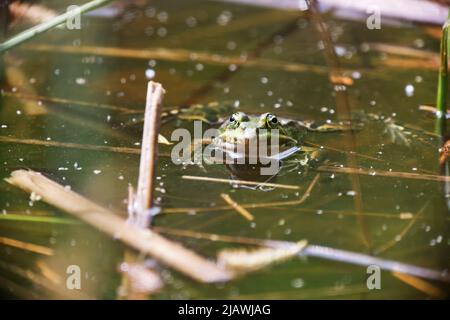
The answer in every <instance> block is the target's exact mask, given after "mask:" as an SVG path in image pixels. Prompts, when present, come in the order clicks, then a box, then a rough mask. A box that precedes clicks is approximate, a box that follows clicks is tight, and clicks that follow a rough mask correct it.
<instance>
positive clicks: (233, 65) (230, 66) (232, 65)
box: [228, 64, 237, 72]
mask: <svg viewBox="0 0 450 320" xmlns="http://www.w3.org/2000/svg"><path fill="white" fill-rule="evenodd" d="M236 69H237V66H236V65H235V64H230V65H229V66H228V70H229V71H231V72H234V71H236Z"/></svg>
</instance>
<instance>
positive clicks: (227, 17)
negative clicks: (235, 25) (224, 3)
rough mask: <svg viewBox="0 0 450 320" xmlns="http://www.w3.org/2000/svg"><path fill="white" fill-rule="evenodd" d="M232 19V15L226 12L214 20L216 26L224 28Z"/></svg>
mask: <svg viewBox="0 0 450 320" xmlns="http://www.w3.org/2000/svg"><path fill="white" fill-rule="evenodd" d="M232 17H233V14H232V13H231V12H230V11H228V10H225V11H222V13H221V14H220V15H219V16H218V17H217V19H216V21H217V24H219V25H221V26H225V25H227V24H228V23H229V22H230V21H231V18H232Z"/></svg>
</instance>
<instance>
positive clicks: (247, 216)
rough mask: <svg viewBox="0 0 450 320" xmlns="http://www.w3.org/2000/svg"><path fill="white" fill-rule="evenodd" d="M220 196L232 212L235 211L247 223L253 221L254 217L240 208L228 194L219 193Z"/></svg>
mask: <svg viewBox="0 0 450 320" xmlns="http://www.w3.org/2000/svg"><path fill="white" fill-rule="evenodd" d="M220 196H221V197H222V199H223V200H224V201H225V202H226V203H227V204H228V205H230V206H231V207H232V208H233V209H234V210H236V212H237V213H239V214H240V215H241V216H243V217H244V218H245V219H247V220H249V221H253V220H255V217H254V216H253V215H252V214H251V213H250V212H248V210H247V209H245V208H243V207H241V206H240V205H239V203H237V202H236V201H234V200H233V199H231V197H230V196H229V195H228V194H225V193H221V194H220Z"/></svg>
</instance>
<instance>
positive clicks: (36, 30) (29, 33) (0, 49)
mask: <svg viewBox="0 0 450 320" xmlns="http://www.w3.org/2000/svg"><path fill="white" fill-rule="evenodd" d="M108 2H111V0H92V1H90V2H88V3H85V4H83V5H81V6H79V7H78V8H77V9H74V10H70V11H67V12H65V13H63V14H61V15H59V16H57V17H54V18H53V19H51V20H49V21H46V22H43V23H41V24H39V25H37V26H34V27H32V28H30V29H27V30H25V31H23V32H21V33H19V34H18V35H16V36H13V37H12V38H10V39H8V40H6V41H5V42H3V43H1V44H0V54H3V53H5V52H6V51H8V50H10V49H11V48H14V47H16V46H18V45H20V44H22V43H24V42H25V41H27V40H30V39H32V38H34V37H35V36H37V35H39V34H41V33H44V32H46V31H48V30H50V29H52V28H54V27H56V26H58V25H60V24H62V23H64V22H66V21H67V20H69V19H73V18H75V17H77V16H78V15H80V14H82V13H85V12H88V11H90V10H93V9H95V8H98V7H100V6H103V5H105V4H107V3H108Z"/></svg>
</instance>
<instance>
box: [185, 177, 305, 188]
mask: <svg viewBox="0 0 450 320" xmlns="http://www.w3.org/2000/svg"><path fill="white" fill-rule="evenodd" d="M181 178H183V179H186V180H198V181H209V182H220V183H233V184H247V185H251V186H262V187H274V188H281V189H295V190H297V189H300V187H299V186H294V185H288V184H278V183H270V182H259V181H248V180H233V179H220V178H212V177H198V176H187V175H184V176H181Z"/></svg>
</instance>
